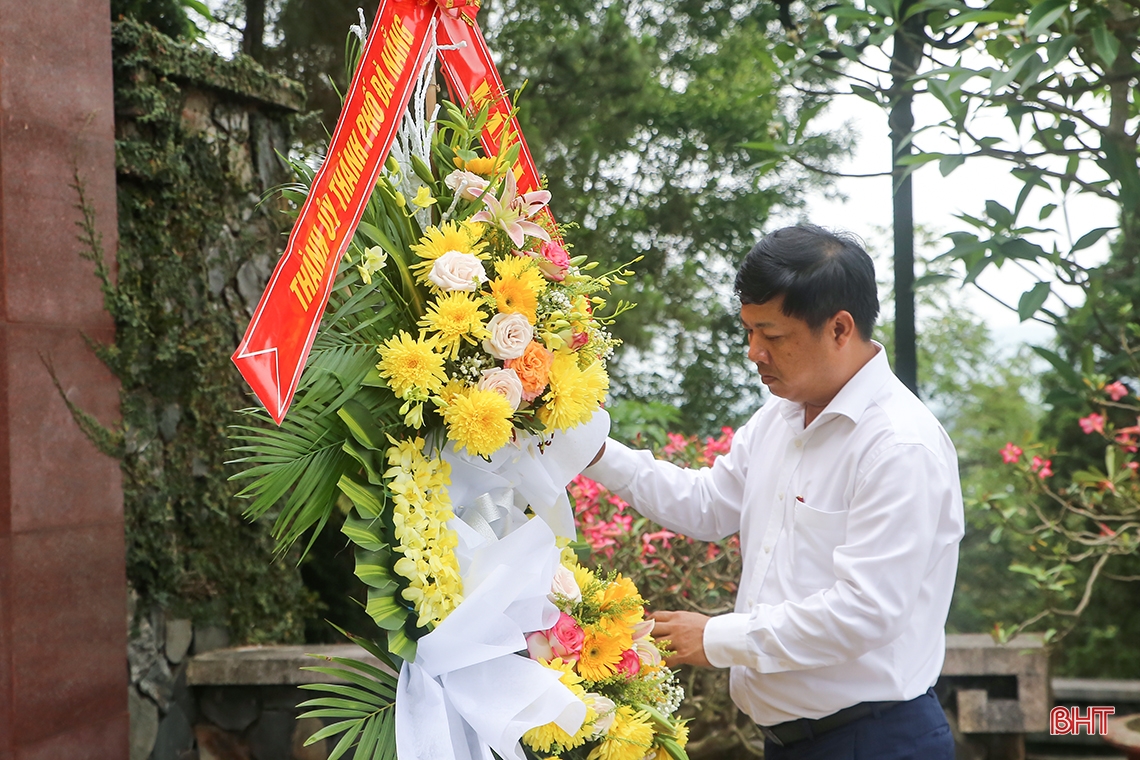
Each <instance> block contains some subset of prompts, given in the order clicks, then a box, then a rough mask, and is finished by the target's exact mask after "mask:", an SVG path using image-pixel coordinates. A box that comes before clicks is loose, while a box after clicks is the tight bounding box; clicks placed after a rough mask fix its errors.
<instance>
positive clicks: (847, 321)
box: [585, 225, 964, 760]
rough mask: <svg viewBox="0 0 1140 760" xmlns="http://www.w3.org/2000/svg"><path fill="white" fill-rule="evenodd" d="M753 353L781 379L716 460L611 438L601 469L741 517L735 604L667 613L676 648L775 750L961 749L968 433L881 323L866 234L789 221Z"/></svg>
mask: <svg viewBox="0 0 1140 760" xmlns="http://www.w3.org/2000/svg"><path fill="white" fill-rule="evenodd" d="M736 293H737V295H738V296H739V297H740V301H741V307H740V318H741V322H742V323H743V325H744V329H745V331H746V332H747V334H748V346H749V347H748V358H749V360H750V361H752V362H753V363H754V364H756V367H757V370H758V371H759V374H760V380H761V382H763V383H764V384H765V385H766V386H767V387H768V389H769V390H770V391H771V393H772V395H773V396H774V397H775V398H773V399H771V400H770V401H768V403H766V404H765V405H764V406H763V407H762V408H761V409H760V410H759V411H757V412H756V413H755V414H754V415H753V416H752V418H751V419H750V420H749V421H748V422H747V423H746V424H745V425H744V426H743V427H741V428H740V429H739V430H738V431H737V433H736V436H735V437H734V438H733V442H732V449H731V450H730V451H729V453H728V454H726V455H724V456H722V457H720V458H719V459H718V460H717V461H716V463H715V464H714V465H713V466H712V467H711V468H705V469H702V470H684V469H680V468H678V467H675V466H674V465H671V464H668V463H666V462H659V461H656V460H654V459H653V457H652V455H650V454H649V453H648V452H644V451H633V450H631V449H628V448H626V447H625V446H623V445H622V444H620V443H618V442H616V441H613V440H610V441H608V442H607V443H606V445H605V446H603V448H602V450H601V451H600V452H599V455H598V458H597V459H595V460H594V464H593V465H592V466H591V467H590V468H588V469H587V470H586V472H585V474H586V475H587V476H588V477H590V478H593V479H595V480H597V481H598V482H600V483H602V484H603V485H604V486H606V487H607V488H609V489H610V490H611V491H613V492H615V493H617V494H618V495H620V496H621V497H622V498H624V499H625V500H627V501H628V502H630V503H631V504H632V505H633V506H634V507H635V508H636V509H637V510H638V511H639V512H641V513H642V514H645V515H647V516H649V517H651V518H653V519H654V520H657V521H658V522H659V523H661V524H662V525H664V526H665V527H667V528H669V529H671V530H675V531H678V532H682V533H685V534H686V535H689V536H692V537H694V538H698V539H702V540H709V541H711V540H718V539H722V538H724V537H726V536H729V535H731V534H733V533H737V532H739V533H740V546H741V551H742V553H743V573H742V577H741V579H740V588H739V591H738V593H737V598H736V611H735V612H733V613H729V614H726V615H719V616H716V617H711V618H710V617H706V616H704V615H700V614H697V613H694V612H658V613H656V614H655V615H654V617H655V619H656V621H657V625H656V629H655V631H654V636H655V637H656V638H658V639H668V640H669V641H670V642H671V647H672V648H673V649H674V650H675V651H676V655H675V656H674V657H672V658H671V659H670V664H672V665H678V664H693V665H703V666H712V667H720V668H725V667H731V668H732V674H731V693H732V697H733V700H734V701H735V702H736V704H737V705H738V706H739V707H740V708H741V709H742V710H743V711H744V712H746V713H747V714H748V715H749V716H751V717H752V719H753V720H755V721H756V722H757V723H758V724H759V725H760V727H761V729H762V730H763V732H764V734H765V736H766V737H767V741H766V744H765V757H766V758H767V760H782V759H783V758H796V759H797V760H801V759H802V760H808V759H809V758H810V759H813V760H814V759H816V758H818V759H819V760H824V759H825V758H826V759H827V760H832V759H833V758H834V759H843V760H864V759H865V760H871V759H873V760H903V759H904V758H906V759H911V758H913V759H914V760H951V758H953V757H954V745H953V740H952V738H951V735H950V731H949V727H948V726H947V723H946V718H945V715H944V714H943V713H942V709H941V707H940V706H939V705H938V702H937V699H936V698H935V697H934V693H933V690H932V688H931V687H932V686H933V685H934V682H935V680H936V679H937V678H938V674H939V672H940V670H941V668H942V660H943V654H944V650H945V633H944V627H945V623H946V614H947V610H948V609H949V606H950V597H951V594H952V592H953V588H954V576H955V572H956V570H957V564H958V542H959V540H960V539H961V537H962V533H963V525H964V520H963V513H962V495H961V488H960V485H959V480H958V462H957V455H956V454H955V451H954V446H953V444H952V443H951V442H950V439H949V437H948V436H947V435H946V432H945V430H943V428H942V426H941V425H940V424H939V423H938V421H937V420H936V419H935V418H934V415H932V414H931V413H930V411H929V410H928V409H927V408H926V407H925V406H924V405H923V404H922V402H920V401H919V400H918V399H917V398H916V397H915V396H914V394H912V393H911V392H910V391H909V390H908V389H907V388H906V387H905V386H904V385H903V384H902V383H901V382H899V380H898V379H897V378H896V377H895V376H894V374H893V373H892V372H891V369H890V366H889V364H888V363H887V358H886V355H885V352H884V350H883V347H882V346H881V345H879V344H878V343H875V342H874V341H872V340H871V330H872V327H873V326H874V322H875V318H876V316H877V315H878V311H879V303H878V296H877V294H876V284H875V273H874V265H873V264H872V262H871V259H870V257H868V256H867V254H866V252H865V251H864V250H863V249H862V248H861V247H860V245H859V244H858V243H857V242H856V241H855V240H853V239H851V238H849V237H846V236H837V235H834V234H832V233H829V232H826V231H824V230H822V229H820V228H818V227H813V226H808V225H801V226H797V227H788V228H785V229H781V230H778V231H776V232H773V233H772V234H770V235H768V236H767V237H765V238H764V239H763V240H761V241H760V242H759V243H758V244H757V245H756V246H755V247H754V248H753V249H752V250H751V251H750V252H749V254H748V256H747V257H746V258H745V260H744V263H743V264H742V265H741V267H740V270H739V272H738V274H737V278H736Z"/></svg>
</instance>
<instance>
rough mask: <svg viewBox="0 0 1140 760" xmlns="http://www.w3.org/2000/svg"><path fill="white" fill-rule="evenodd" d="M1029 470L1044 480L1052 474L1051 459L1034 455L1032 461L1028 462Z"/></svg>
mask: <svg viewBox="0 0 1140 760" xmlns="http://www.w3.org/2000/svg"><path fill="white" fill-rule="evenodd" d="M1029 470H1030V471H1031V472H1035V473H1037V477H1039V478H1041V479H1042V480H1044V479H1045V478H1047V477H1049V476H1050V475H1052V474H1053V460H1052V459H1043V458H1041V457H1039V456H1034V457H1033V461H1032V462H1030V463H1029Z"/></svg>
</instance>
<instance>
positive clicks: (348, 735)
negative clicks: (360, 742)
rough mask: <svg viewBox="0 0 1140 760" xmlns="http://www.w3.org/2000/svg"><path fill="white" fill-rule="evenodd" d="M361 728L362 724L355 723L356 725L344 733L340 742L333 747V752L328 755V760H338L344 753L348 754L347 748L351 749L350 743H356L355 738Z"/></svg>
mask: <svg viewBox="0 0 1140 760" xmlns="http://www.w3.org/2000/svg"><path fill="white" fill-rule="evenodd" d="M363 727H364V724H363V723H362V722H360V721H357V723H356V725H354V726H352V727H350V728H349V729H348V730H347V731H345V732H344V736H342V737H341V739H340V741H339V742H337V745H336V746H335V747H333V751H332V752H330V753H329V757H328V760H338V758H340V757H341V756H343V755H344V753H345V752H348V750H349V748H351V747H352V743H353V742H354V741H356V737H357V736H359V735H360V729H361V728H363Z"/></svg>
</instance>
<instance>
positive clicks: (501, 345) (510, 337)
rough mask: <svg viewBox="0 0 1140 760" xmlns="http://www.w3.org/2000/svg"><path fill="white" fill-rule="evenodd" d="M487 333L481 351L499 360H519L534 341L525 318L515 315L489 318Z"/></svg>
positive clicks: (498, 315)
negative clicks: (487, 335) (488, 334)
mask: <svg viewBox="0 0 1140 760" xmlns="http://www.w3.org/2000/svg"><path fill="white" fill-rule="evenodd" d="M440 258H442V256H441V257H440ZM487 332H488V333H490V337H488V338H486V339H484V341H483V350H484V351H486V352H487V353H489V354H490V355H491V356H493V357H495V358H496V359H501V360H506V359H517V358H519V357H520V356H522V355H523V351H525V350H526V347H527V345H528V344H529V343H530V342H531V340H533V339H534V328H533V327H532V326H531V324H530V322H528V321H527V318H526V317H525V316H523V315H522V314H517V313H516V314H496V315H495V316H493V317H491V321H490V322H488V323H487Z"/></svg>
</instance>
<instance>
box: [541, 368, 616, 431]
mask: <svg viewBox="0 0 1140 760" xmlns="http://www.w3.org/2000/svg"><path fill="white" fill-rule="evenodd" d="M609 387H610V378H609V375H607V374H606V371H605V369H603V368H602V364H601V362H598V361H593V362H591V363H590V365H589V366H588V367H586V368H585V369H580V368H579V367H578V360H577V358H576V357H575V356H574V354H566V353H562V354H558V355H557V356H556V357H554V363H553V364H552V365H551V367H550V390H548V391H547V392H546V395H545V396H543V401H544V402H545V405H544V406H543V407H542V409H540V410H539V419H541V420H542V422H543V423H544V424H545V425H546V429H547V430H548V431H554V430H569V429H570V428H572V427H576V426H578V425H581V424H582V423H583V422H586V421H587V420H588V419H590V417H592V416H593V414H594V412H595V411H597V409H598V407H599V406H601V403H602V401H604V400H605V398H606V391H607V390H609Z"/></svg>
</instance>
